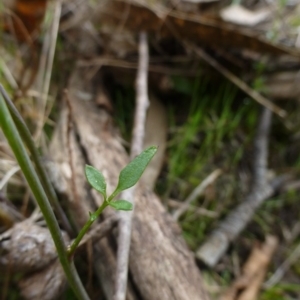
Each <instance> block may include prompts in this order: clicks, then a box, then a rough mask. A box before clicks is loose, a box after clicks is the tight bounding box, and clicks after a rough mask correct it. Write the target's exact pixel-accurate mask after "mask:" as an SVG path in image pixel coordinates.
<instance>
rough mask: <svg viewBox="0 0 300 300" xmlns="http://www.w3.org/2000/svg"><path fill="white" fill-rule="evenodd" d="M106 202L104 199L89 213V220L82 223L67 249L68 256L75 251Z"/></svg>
mask: <svg viewBox="0 0 300 300" xmlns="http://www.w3.org/2000/svg"><path fill="white" fill-rule="evenodd" d="M108 205H109V204H108V202H107V201H106V199H104V201H103V203H102V205H101V206H100V207H99V208H98V209H97V210H96V211H95V212H94V213H92V214H90V218H89V220H88V221H87V222H86V223H85V224H84V226H83V227H82V229H81V230H80V232H79V233H78V235H77V237H76V239H75V240H74V241H73V243H72V245H71V246H70V247H69V249H68V255H69V257H72V256H73V255H74V253H75V250H76V248H77V247H78V245H79V243H80V241H81V240H82V238H83V237H84V235H85V234H86V233H87V232H88V230H89V229H90V227H91V226H92V224H93V223H94V222H95V220H96V219H97V218H98V217H99V216H100V215H101V213H102V212H103V210H104V209H105V208H106V207H107V206H108Z"/></svg>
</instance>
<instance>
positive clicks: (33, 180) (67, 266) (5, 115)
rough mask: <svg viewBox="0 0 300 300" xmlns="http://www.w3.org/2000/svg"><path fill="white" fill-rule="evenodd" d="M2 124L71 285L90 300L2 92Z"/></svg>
mask: <svg viewBox="0 0 300 300" xmlns="http://www.w3.org/2000/svg"><path fill="white" fill-rule="evenodd" d="M0 126H1V128H2V130H3V133H4V135H5V136H6V139H7V141H8V143H9V145H10V147H11V149H12V151H13V152H14V154H15V157H16V159H17V161H18V163H19V165H20V168H21V170H22V172H23V174H24V176H25V178H26V180H27V182H28V185H29V186H30V188H31V191H32V193H33V195H34V197H35V199H36V201H37V203H38V204H39V207H40V209H41V211H42V213H43V215H44V218H45V221H46V223H47V226H48V228H49V231H50V233H51V235H52V238H53V241H54V244H55V246H56V249H57V254H58V257H59V260H60V262H61V264H62V267H63V269H64V271H65V274H66V277H67V279H68V281H69V284H70V286H71V287H72V289H73V291H74V293H75V295H76V296H77V298H78V299H80V300H81V299H83V300H89V296H88V295H87V293H86V291H85V289H84V287H83V285H82V282H81V281H80V278H79V276H78V274H77V272H76V269H75V266H74V264H73V262H71V261H70V260H69V258H68V256H67V252H66V248H65V244H64V241H63V238H62V234H61V231H60V228H59V225H58V222H57V220H56V218H55V215H54V213H53V210H52V208H51V205H50V203H49V201H48V198H47V196H46V193H45V191H44V189H43V187H42V185H41V182H40V180H39V178H38V176H37V174H36V172H35V170H34V168H33V165H32V163H31V161H30V159H29V156H28V154H27V152H26V149H25V146H24V144H23V142H22V139H21V137H20V135H19V132H18V130H17V128H16V126H15V124H14V122H13V120H12V117H11V114H10V112H9V110H8V108H7V106H6V104H5V100H4V99H3V96H2V94H0Z"/></svg>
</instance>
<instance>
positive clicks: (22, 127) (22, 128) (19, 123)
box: [0, 84, 73, 234]
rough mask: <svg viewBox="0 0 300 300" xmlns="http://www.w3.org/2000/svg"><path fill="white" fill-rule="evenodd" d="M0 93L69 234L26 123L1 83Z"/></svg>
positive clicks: (67, 226) (68, 227)
mask: <svg viewBox="0 0 300 300" xmlns="http://www.w3.org/2000/svg"><path fill="white" fill-rule="evenodd" d="M0 93H1V94H2V95H3V98H4V100H5V102H6V105H7V107H8V109H9V111H10V113H11V116H12V118H13V120H14V122H15V125H16V127H17V129H18V131H19V133H20V135H21V137H22V140H23V141H24V143H25V144H26V146H27V148H28V150H29V153H30V154H31V158H32V160H33V162H34V164H35V167H36V171H37V174H38V176H39V178H40V181H41V183H42V185H43V187H44V189H45V192H46V194H47V197H48V199H49V200H50V203H51V204H52V205H53V207H54V209H55V211H56V213H57V214H58V216H59V218H60V220H61V222H62V224H63V226H64V228H65V230H66V231H67V232H68V233H69V234H72V233H73V230H72V228H71V226H70V222H69V220H68V218H67V217H66V215H65V213H64V211H63V210H62V208H61V206H60V204H59V202H58V199H57V196H56V193H55V191H54V189H53V186H52V184H51V182H50V180H49V177H48V176H47V173H46V171H45V168H44V167H43V164H42V162H41V160H40V156H39V153H38V150H37V148H36V146H35V144H34V141H33V139H32V137H31V133H30V131H29V129H28V127H27V125H26V123H25V122H24V120H23V118H22V116H21V115H20V113H19V112H18V110H17V109H16V107H15V106H14V104H13V102H12V101H11V99H10V98H9V96H8V95H7V93H6V91H5V90H4V88H3V86H2V85H1V84H0Z"/></svg>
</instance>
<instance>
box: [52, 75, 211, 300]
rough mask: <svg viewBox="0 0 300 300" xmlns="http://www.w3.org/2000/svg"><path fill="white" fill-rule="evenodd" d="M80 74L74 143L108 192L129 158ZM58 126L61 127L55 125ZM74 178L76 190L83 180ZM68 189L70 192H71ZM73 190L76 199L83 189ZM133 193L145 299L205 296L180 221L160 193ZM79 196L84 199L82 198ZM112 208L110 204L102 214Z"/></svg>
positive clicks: (138, 280) (73, 93)
mask: <svg viewBox="0 0 300 300" xmlns="http://www.w3.org/2000/svg"><path fill="white" fill-rule="evenodd" d="M84 78H85V76H84V70H82V69H79V70H76V72H74V75H73V78H72V80H71V83H70V86H69V88H70V100H71V103H72V109H73V117H74V119H73V121H74V125H75V126H74V127H75V128H76V135H77V142H78V143H79V145H77V147H78V149H79V148H80V149H81V151H82V159H84V160H85V162H87V163H89V164H92V165H93V166H94V167H96V168H97V169H99V170H101V171H102V172H103V174H104V176H105V177H106V179H107V188H108V193H109V192H112V189H113V188H114V187H115V185H116V184H117V180H118V174H119V172H120V170H121V169H122V168H123V167H124V166H125V165H126V164H127V163H128V155H127V154H126V151H125V149H124V148H123V146H122V144H121V139H120V137H119V135H118V134H117V130H116V129H115V127H114V126H113V121H112V118H111V116H110V115H109V114H108V113H107V112H106V111H104V110H100V109H96V107H95V105H94V104H93V103H92V101H91V100H92V99H93V98H94V96H93V91H94V89H93V86H92V85H91V84H90V83H89V81H88V80H86V81H85V80H84ZM59 130H60V127H58V128H57V131H59ZM58 135H59V133H58V132H57V133H56V136H58ZM61 147H62V144H61V146H60V147H59V145H58V143H56V146H55V147H52V148H51V154H52V155H54V157H55V156H57V155H56V154H55V153H66V151H65V149H63V148H61ZM59 156H60V160H59V164H60V166H62V165H67V164H68V162H69V159H68V157H66V156H65V157H62V155H61V154H60V155H59ZM56 161H57V159H56ZM58 167H59V166H58ZM74 168H75V169H76V171H75V172H74V173H75V174H73V175H75V176H77V175H78V176H79V177H81V178H82V177H83V175H80V174H79V173H81V174H83V169H84V166H83V163H78V162H76V163H75V162H74ZM75 180H76V187H77V189H78V187H79V186H82V182H79V181H78V180H77V179H75ZM66 192H68V193H70V194H71V195H72V192H71V191H66ZM77 194H78V196H79V198H80V197H81V194H80V193H79V192H77ZM83 194H84V193H83ZM86 194H87V193H85V195H86ZM91 195H92V197H93V199H94V201H95V202H96V203H97V205H99V204H100V203H101V201H102V199H101V197H100V196H99V195H98V194H97V193H94V192H92V193H91ZM135 197H136V198H135V203H136V204H135V212H134V216H133V224H132V226H133V228H132V240H131V251H130V271H131V274H132V277H133V280H134V283H135V285H136V287H137V288H138V290H139V292H140V294H141V295H142V297H143V299H149V300H150V299H151V300H153V299H178V300H179V299H180V300H185V299H186V300H190V299H195V300H197V299H201V300H202V299H208V296H207V295H206V293H205V291H204V289H203V286H202V279H201V276H200V273H199V270H198V268H197V266H196V264H195V261H194V257H193V255H192V253H191V252H190V251H189V250H188V248H187V246H186V244H185V242H184V240H183V238H182V236H181V232H180V229H179V227H178V225H177V224H176V223H175V222H174V221H173V220H172V218H171V217H170V216H169V215H168V214H167V212H166V210H165V208H164V207H163V206H162V204H161V203H160V201H159V199H158V197H157V196H156V195H155V194H154V193H153V192H152V191H151V190H150V189H148V188H147V187H145V186H142V185H138V187H137V190H136V195H135ZM80 201H84V200H83V199H82V198H81V199H80ZM113 213H114V212H113V211H111V210H109V209H108V210H107V211H106V213H105V216H108V215H111V214H113ZM110 267H111V266H109V268H110Z"/></svg>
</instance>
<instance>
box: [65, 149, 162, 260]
mask: <svg viewBox="0 0 300 300" xmlns="http://www.w3.org/2000/svg"><path fill="white" fill-rule="evenodd" d="M156 151H157V147H155V146H152V147H149V148H147V149H146V150H144V151H143V152H142V153H141V154H139V155H138V156H137V157H136V158H134V159H133V160H132V161H131V162H130V163H129V164H128V165H127V166H126V167H125V168H124V169H123V170H122V171H121V172H120V175H119V181H118V184H117V187H116V188H115V190H114V192H113V193H112V194H111V195H110V196H109V197H108V196H107V193H106V182H105V178H104V176H103V174H102V173H101V172H100V171H98V170H97V169H95V168H94V167H92V166H89V165H86V166H85V176H86V178H87V181H88V182H89V184H90V185H91V186H92V187H93V188H94V189H95V190H96V191H97V192H99V193H100V194H101V195H102V196H103V198H104V201H103V203H102V205H101V206H100V207H99V208H98V209H97V210H96V211H95V212H94V213H90V218H89V220H88V221H87V223H86V224H85V225H84V226H83V228H82V229H81V231H80V232H79V234H78V236H77V237H76V239H75V240H74V242H73V244H72V245H71V246H70V248H69V250H68V252H69V255H72V254H73V253H74V251H75V249H76V247H77V246H78V244H79V242H80V241H81V239H82V237H83V236H84V235H85V233H86V232H87V231H88V229H89V228H90V227H91V225H92V224H93V222H94V221H95V220H96V219H97V218H98V217H99V216H100V214H101V213H102V212H103V210H104V209H105V208H106V207H107V206H111V207H112V208H114V209H116V210H125V211H130V210H132V209H133V205H132V203H131V202H129V201H127V200H115V197H116V196H117V195H118V194H120V193H121V192H122V191H124V190H127V189H129V188H131V187H132V186H134V185H135V184H136V183H137V182H138V180H139V179H140V178H141V176H142V174H143V172H144V171H145V169H146V167H147V165H148V164H149V162H150V161H151V159H152V158H153V156H154V155H155V153H156Z"/></svg>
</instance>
